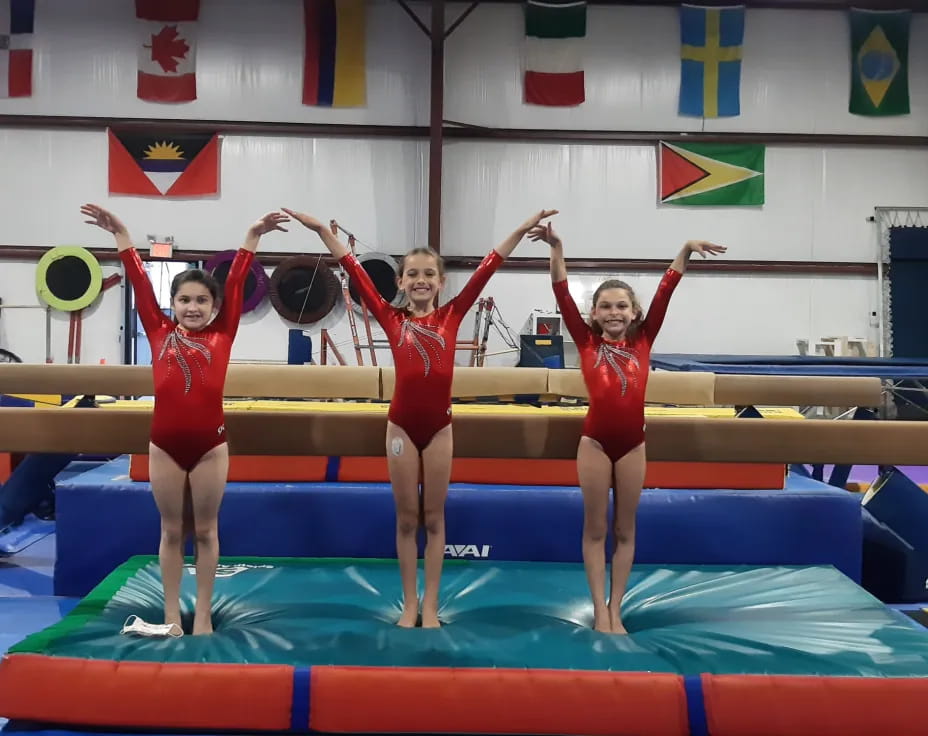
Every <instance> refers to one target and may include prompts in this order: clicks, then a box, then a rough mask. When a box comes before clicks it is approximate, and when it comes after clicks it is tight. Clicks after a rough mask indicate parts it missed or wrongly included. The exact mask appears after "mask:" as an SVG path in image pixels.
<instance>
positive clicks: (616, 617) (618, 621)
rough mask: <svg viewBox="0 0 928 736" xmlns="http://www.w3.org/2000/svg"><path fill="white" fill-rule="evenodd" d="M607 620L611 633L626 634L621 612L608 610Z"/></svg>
mask: <svg viewBox="0 0 928 736" xmlns="http://www.w3.org/2000/svg"><path fill="white" fill-rule="evenodd" d="M609 621H610V622H611V627H612V628H611V631H612V633H613V634H627V633H628V631H627V630H626V628H625V625H624V624H623V623H622V614H621V613H619V612H618V611H613V610H611V609H610V611H609Z"/></svg>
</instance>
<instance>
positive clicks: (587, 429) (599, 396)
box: [553, 268, 682, 462]
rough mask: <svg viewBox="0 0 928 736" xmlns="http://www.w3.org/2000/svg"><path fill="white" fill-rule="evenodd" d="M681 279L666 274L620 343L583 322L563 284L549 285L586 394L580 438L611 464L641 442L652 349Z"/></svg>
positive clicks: (674, 275) (668, 273) (668, 271)
mask: <svg viewBox="0 0 928 736" xmlns="http://www.w3.org/2000/svg"><path fill="white" fill-rule="evenodd" d="M681 276H682V274H681V273H680V272H679V271H674V270H673V269H670V268H668V269H667V270H666V271H665V272H664V276H663V278H662V279H661V282H660V284H659V285H658V287H657V293H656V294H655V295H654V299H653V300H652V301H651V307H650V309H648V312H647V315H646V316H645V318H644V320H643V321H642V322H641V324H640V325H639V326H638V329H637V330H635V333H634V334H633V335H632V336H630V337H627V338H623V339H622V340H619V341H612V340H606V339H603V337H602V336H600V335H597V334H596V333H595V332H593V330H592V328H591V327H590V326H589V325H588V324H587V323H586V322H584V320H583V318H582V317H581V316H580V312H579V310H578V309H577V305H576V303H575V302H574V300H573V297H571V295H570V291H568V289H567V280H566V279H564V280H563V281H557V282H555V283H554V284H553V287H554V296H555V298H556V299H557V303H558V306H559V307H560V310H561V317H562V318H563V320H564V325H565V326H566V327H567V331H568V332H569V333H570V336H571V337H572V338H573V341H574V343H576V345H577V351H578V352H579V354H580V367H581V371H582V373H583V380H584V382H585V383H586V388H587V392H588V393H589V402H590V406H589V409H588V410H587V414H586V419H585V420H584V422H583V434H584V436H586V437H589V438H591V439H593V440H596V441H597V442H598V443H599V444H600V445H601V446H602V448H603V451H604V452H605V453H606V455H607V456H608V457H609V459H610V460H611V461H612V462H616V461H617V460H619V458H621V457H623V456H624V455H625V454H626V453H628V452H629V451H630V450H633V449H634V448H635V447H637V446H638V445H640V444H641V443H642V442H644V431H645V420H644V399H645V389H646V388H647V384H648V372H649V371H650V369H651V346H652V345H653V344H654V339H655V338H656V337H657V333H658V331H659V330H660V328H661V325H662V324H663V322H664V316H665V315H666V313H667V305H668V304H669V303H670V296H671V294H673V291H674V289H675V288H676V286H677V284H678V283H680V277H681Z"/></svg>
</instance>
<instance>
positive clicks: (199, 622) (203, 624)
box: [193, 615, 213, 636]
mask: <svg viewBox="0 0 928 736" xmlns="http://www.w3.org/2000/svg"><path fill="white" fill-rule="evenodd" d="M212 633H213V620H212V617H211V616H209V615H206V616H203V617H200V616H195V617H194V619H193V635H194V636H200V635H207V634H212Z"/></svg>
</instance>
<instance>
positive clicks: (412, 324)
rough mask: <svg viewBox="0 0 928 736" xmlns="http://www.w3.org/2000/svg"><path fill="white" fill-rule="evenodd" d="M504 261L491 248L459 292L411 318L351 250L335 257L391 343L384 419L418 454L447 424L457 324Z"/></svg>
mask: <svg viewBox="0 0 928 736" xmlns="http://www.w3.org/2000/svg"><path fill="white" fill-rule="evenodd" d="M502 262H503V257H502V256H501V255H500V254H499V253H497V252H496V251H495V250H493V251H490V253H489V254H488V255H487V256H486V258H484V259H483V261H482V262H481V263H480V265H479V266H478V267H477V270H476V271H474V273H473V275H472V276H471V277H470V280H468V282H467V284H466V285H465V286H464V288H463V289H461V293H460V294H458V295H457V296H456V297H454V299H452V300H451V301H450V302H448V303H447V304H445V305H443V306H441V307H439V308H438V309H436V310H435V311H434V312H432V313H431V314H428V315H426V316H425V317H411V316H410V315H409V313H408V312H407V311H406V310H405V309H399V308H397V307H394V306H391V305H390V304H389V303H388V302H387V301H386V300H385V299H384V298H383V297H382V296H380V293H379V292H378V291H377V288H376V287H375V286H374V283H373V282H372V281H371V279H370V277H369V276H368V274H367V271H365V270H364V267H363V266H361V264H360V263H358V260H357V259H356V258H355V257H354V256H353V255H351V254H350V253H349V254H348V255H345V256H342V258H341V259H340V260H339V263H340V264H341V265H342V267H344V269H345V271H347V272H348V275H349V276H350V277H351V279H352V281H353V282H354V283H355V284H357V288H358V291H359V293H360V295H361V299H362V300H363V301H364V304H365V305H366V306H367V308H368V309H370V310H371V312H373V314H374V317H375V318H376V319H377V321H378V322H379V323H380V326H381V327H382V328H383V329H384V331H385V332H386V333H387V339H388V340H389V341H390V350H391V351H392V352H393V363H394V369H395V371H396V383H395V387H394V390H393V399H392V400H391V401H390V411H389V414H388V418H389V419H390V421H391V422H393V423H394V424H396V425H398V426H399V427H401V428H402V429H403V431H405V432H406V434H408V435H409V439H411V440H412V442H413V444H414V445H415V446H416V447H417V448H418V449H419V451H420V452H421V451H422V450H424V449H425V448H426V447H427V446H428V444H429V442H431V440H432V437H434V436H435V433H436V432H438V431H439V430H440V429H443V428H444V427H446V426H447V425H448V424H450V423H451V381H452V379H453V377H454V353H455V343H456V342H457V335H458V327H460V325H461V320H462V319H463V317H464V315H465V314H467V311H468V310H469V309H470V308H471V306H473V304H474V302H475V301H476V300H477V296H478V295H479V294H480V292H481V290H482V289H483V287H484V286H486V284H487V281H489V280H490V277H491V276H492V275H493V273H494V272H495V271H496V269H497V268H499V266H500V264H501V263H502Z"/></svg>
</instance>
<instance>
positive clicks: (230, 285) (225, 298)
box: [215, 212, 290, 338]
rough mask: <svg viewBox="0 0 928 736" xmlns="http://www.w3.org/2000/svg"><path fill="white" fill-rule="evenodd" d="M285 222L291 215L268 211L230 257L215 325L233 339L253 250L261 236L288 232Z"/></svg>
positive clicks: (240, 311)
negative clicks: (283, 224)
mask: <svg viewBox="0 0 928 736" xmlns="http://www.w3.org/2000/svg"><path fill="white" fill-rule="evenodd" d="M284 222H290V218H289V217H287V216H286V215H282V214H280V213H279V212H269V213H268V214H266V215H265V216H264V217H262V218H261V219H260V220H258V221H257V222H255V223H254V224H253V225H252V226H251V227H250V228H248V232H247V233H245V241H244V242H243V243H242V245H241V247H240V248H239V249H238V252H237V253H236V254H235V258H234V259H233V260H232V265H231V266H230V267H229V273H228V275H227V276H226V283H225V286H224V288H223V295H222V306H221V307H220V308H219V314H218V315H217V316H216V323H215V324H216V327H218V328H219V329H220V330H222V331H223V332H226V333H227V334H229V335H230V336H231V337H233V338H234V337H235V334H236V333H237V332H238V324H239V320H240V319H241V318H242V306H243V305H244V302H245V283H246V281H247V280H248V274H249V272H250V271H251V264H252V263H253V261H254V254H255V251H257V250H258V243H260V242H261V236H262V235H266V234H267V233H269V232H272V231H274V230H280V231H281V232H287V229H286V228H284V227H281V223H284Z"/></svg>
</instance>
